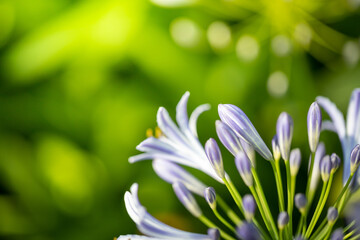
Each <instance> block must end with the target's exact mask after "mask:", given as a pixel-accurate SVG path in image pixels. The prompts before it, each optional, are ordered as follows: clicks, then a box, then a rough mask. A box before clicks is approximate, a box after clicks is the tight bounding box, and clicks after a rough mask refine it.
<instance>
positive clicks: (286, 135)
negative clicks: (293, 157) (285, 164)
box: [276, 112, 294, 161]
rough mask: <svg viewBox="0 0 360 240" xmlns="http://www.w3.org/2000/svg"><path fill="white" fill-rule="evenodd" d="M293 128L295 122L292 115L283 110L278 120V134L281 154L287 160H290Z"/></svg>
mask: <svg viewBox="0 0 360 240" xmlns="http://www.w3.org/2000/svg"><path fill="white" fill-rule="evenodd" d="M293 128H294V123H293V120H292V118H291V117H290V115H289V114H287V113H286V112H282V113H281V114H280V116H279V118H278V120H277V122H276V135H277V139H278V144H279V148H280V152H281V156H282V158H283V159H284V160H285V161H288V160H289V155H290V148H291V140H292V136H293Z"/></svg>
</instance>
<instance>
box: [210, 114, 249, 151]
mask: <svg viewBox="0 0 360 240" xmlns="http://www.w3.org/2000/svg"><path fill="white" fill-rule="evenodd" d="M215 124H216V133H217V135H218V137H219V139H220V141H221V143H222V144H223V145H224V146H225V147H226V149H227V150H229V152H231V154H232V155H234V156H236V155H237V154H238V153H239V152H242V151H243V149H242V145H241V142H240V140H239V137H237V136H236V133H234V131H233V130H232V129H231V128H230V127H229V126H228V125H226V124H225V123H223V122H222V121H220V120H217V121H216V123H215Z"/></svg>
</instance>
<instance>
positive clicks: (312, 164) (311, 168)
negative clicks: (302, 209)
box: [305, 152, 315, 208]
mask: <svg viewBox="0 0 360 240" xmlns="http://www.w3.org/2000/svg"><path fill="white" fill-rule="evenodd" d="M314 161H315V152H312V153H311V160H310V162H311V165H310V170H309V175H308V181H307V183H306V191H305V196H306V198H309V190H310V183H311V179H312V172H313V169H314ZM311 201H312V199H311V200H310V199H308V208H310V206H311Z"/></svg>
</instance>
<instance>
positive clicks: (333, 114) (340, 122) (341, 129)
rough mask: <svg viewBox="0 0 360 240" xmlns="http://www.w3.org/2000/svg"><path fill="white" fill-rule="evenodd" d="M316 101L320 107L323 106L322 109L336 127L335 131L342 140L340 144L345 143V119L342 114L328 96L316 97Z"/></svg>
mask: <svg viewBox="0 0 360 240" xmlns="http://www.w3.org/2000/svg"><path fill="white" fill-rule="evenodd" d="M316 101H317V103H318V104H319V105H320V106H321V107H322V108H324V110H325V111H326V112H327V114H328V115H329V116H330V118H331V120H332V122H333V123H334V126H335V128H336V132H337V134H338V136H339V138H340V141H341V142H342V144H345V120H344V116H343V114H342V113H341V112H340V111H339V109H338V108H337V107H336V105H335V104H334V103H333V102H331V101H330V100H329V99H328V98H325V97H317V98H316Z"/></svg>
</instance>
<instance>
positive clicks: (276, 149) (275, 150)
mask: <svg viewBox="0 0 360 240" xmlns="http://www.w3.org/2000/svg"><path fill="white" fill-rule="evenodd" d="M271 145H272V150H273V156H274V159H275V160H279V159H280V157H281V152H280V147H279V142H278V138H277V135H276V134H275V136H274V137H273V139H272V140H271Z"/></svg>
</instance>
